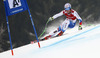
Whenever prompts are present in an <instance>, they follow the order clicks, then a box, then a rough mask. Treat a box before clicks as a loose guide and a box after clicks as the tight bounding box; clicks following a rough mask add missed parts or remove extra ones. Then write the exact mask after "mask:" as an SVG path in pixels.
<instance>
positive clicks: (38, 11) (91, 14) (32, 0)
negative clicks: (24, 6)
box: [0, 0, 100, 52]
mask: <svg viewBox="0 0 100 58" xmlns="http://www.w3.org/2000/svg"><path fill="white" fill-rule="evenodd" d="M27 3H28V6H29V8H30V11H31V14H32V17H33V21H34V24H35V28H36V31H37V34H38V36H39V35H40V34H41V33H42V31H43V29H44V27H45V24H46V22H47V20H48V18H49V17H51V16H53V15H55V14H57V13H59V12H60V11H62V10H63V9H64V4H65V3H71V5H72V9H74V10H76V11H77V12H78V14H79V15H80V16H81V18H82V19H83V25H85V24H87V23H88V24H89V23H90V24H99V23H100V14H99V13H100V0H27ZM8 18H9V25H10V31H11V39H12V44H13V48H17V47H20V46H23V45H26V44H29V43H30V41H32V40H36V37H35V34H34V30H33V27H32V24H31V20H30V18H29V15H28V11H24V12H21V13H18V14H15V15H12V16H9V17H8ZM64 19H65V16H62V17H59V18H57V19H56V20H54V21H52V22H50V23H49V24H48V27H49V26H54V27H55V28H57V27H58V26H59V25H60V23H62V22H63V21H64ZM47 31H48V30H47ZM47 33H48V32H47ZM6 50H10V42H9V36H8V30H7V24H6V14H5V8H4V3H3V0H0V52H3V51H6Z"/></svg>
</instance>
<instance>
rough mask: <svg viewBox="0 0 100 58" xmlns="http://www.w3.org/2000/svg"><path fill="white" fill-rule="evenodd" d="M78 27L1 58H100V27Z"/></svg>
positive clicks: (1, 55)
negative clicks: (80, 28) (81, 28)
mask: <svg viewBox="0 0 100 58" xmlns="http://www.w3.org/2000/svg"><path fill="white" fill-rule="evenodd" d="M77 28H78V27H77V26H76V27H75V28H73V29H69V30H67V31H66V32H65V33H64V35H63V36H59V37H55V38H51V39H48V40H45V41H40V45H41V48H39V47H38V44H37V43H34V44H28V45H25V46H22V47H19V48H15V49H14V56H12V55H11V51H10V50H9V51H6V52H3V53H0V58H100V25H95V26H94V25H92V26H88V27H83V30H80V31H79V30H78V29H77Z"/></svg>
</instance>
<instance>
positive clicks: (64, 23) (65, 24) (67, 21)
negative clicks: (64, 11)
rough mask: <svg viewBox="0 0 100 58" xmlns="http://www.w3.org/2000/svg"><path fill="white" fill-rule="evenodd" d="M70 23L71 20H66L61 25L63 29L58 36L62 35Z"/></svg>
mask: <svg viewBox="0 0 100 58" xmlns="http://www.w3.org/2000/svg"><path fill="white" fill-rule="evenodd" d="M69 24H70V22H69V20H67V19H66V20H65V21H64V22H63V23H62V24H61V25H60V26H59V27H60V29H61V31H60V33H59V34H58V35H57V36H61V35H62V34H63V33H64V32H65V30H66V29H67V28H68V25H69Z"/></svg>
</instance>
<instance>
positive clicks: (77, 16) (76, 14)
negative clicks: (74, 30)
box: [75, 11, 82, 25]
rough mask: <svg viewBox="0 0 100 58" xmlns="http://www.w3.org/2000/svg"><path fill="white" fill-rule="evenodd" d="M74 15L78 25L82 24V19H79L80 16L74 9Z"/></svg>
mask: <svg viewBox="0 0 100 58" xmlns="http://www.w3.org/2000/svg"><path fill="white" fill-rule="evenodd" d="M75 16H76V18H77V19H78V20H79V25H82V19H81V17H80V16H79V15H78V13H77V12H76V11H75Z"/></svg>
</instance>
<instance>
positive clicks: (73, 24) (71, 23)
mask: <svg viewBox="0 0 100 58" xmlns="http://www.w3.org/2000/svg"><path fill="white" fill-rule="evenodd" d="M75 25H76V22H75V23H73V22H72V21H70V24H69V25H68V27H69V28H73V27H75Z"/></svg>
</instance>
